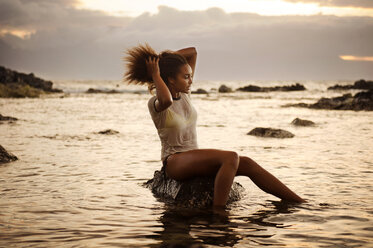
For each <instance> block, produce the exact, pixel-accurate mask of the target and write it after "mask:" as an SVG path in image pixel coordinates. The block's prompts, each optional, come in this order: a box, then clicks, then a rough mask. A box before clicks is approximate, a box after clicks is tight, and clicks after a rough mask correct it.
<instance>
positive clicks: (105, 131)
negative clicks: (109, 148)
mask: <svg viewBox="0 0 373 248" xmlns="http://www.w3.org/2000/svg"><path fill="white" fill-rule="evenodd" d="M98 133H99V134H117V133H119V131H116V130H113V129H106V130H103V131H99V132H98Z"/></svg>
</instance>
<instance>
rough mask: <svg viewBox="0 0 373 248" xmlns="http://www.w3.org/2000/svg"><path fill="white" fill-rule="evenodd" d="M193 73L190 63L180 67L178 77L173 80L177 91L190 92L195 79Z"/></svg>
mask: <svg viewBox="0 0 373 248" xmlns="http://www.w3.org/2000/svg"><path fill="white" fill-rule="evenodd" d="M192 73H193V71H192V67H190V65H189V64H185V65H182V66H180V67H179V73H178V74H176V78H175V79H173V80H171V82H172V86H173V88H174V90H175V92H185V93H188V91H189V90H190V87H191V84H192V80H193V75H192Z"/></svg>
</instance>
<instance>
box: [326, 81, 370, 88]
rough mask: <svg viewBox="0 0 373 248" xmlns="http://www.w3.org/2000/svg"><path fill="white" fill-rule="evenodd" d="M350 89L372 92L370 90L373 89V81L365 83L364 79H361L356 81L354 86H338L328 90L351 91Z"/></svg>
mask: <svg viewBox="0 0 373 248" xmlns="http://www.w3.org/2000/svg"><path fill="white" fill-rule="evenodd" d="M349 89H362V90H370V89H373V81H365V80H364V79H360V80H359V81H356V82H355V83H354V84H353V85H339V84H336V85H334V86H331V87H328V90H349Z"/></svg>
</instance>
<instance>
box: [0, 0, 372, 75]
mask: <svg viewBox="0 0 373 248" xmlns="http://www.w3.org/2000/svg"><path fill="white" fill-rule="evenodd" d="M145 42H147V43H148V44H150V45H151V46H152V47H153V48H154V49H155V50H156V51H157V52H161V51H163V50H166V49H170V50H174V51H176V50H178V49H181V48H184V47H191V46H192V47H195V48H196V50H197V53H198V55H197V65H196V71H195V76H194V79H195V80H198V79H199V80H358V79H362V78H363V79H370V80H372V79H373V0H323V1H321V0H230V1H226V0H224V1H223V0H199V1H197V0H188V1H178V0H162V1H158V0H137V1H130V0H105V1H104V0H0V65H2V66H5V67H7V68H10V69H13V70H17V71H20V72H25V73H31V72H33V73H34V74H35V75H36V76H40V77H42V78H45V79H49V80H53V79H65V80H70V79H71V80H102V79H108V80H120V79H122V77H123V75H124V73H125V70H126V67H125V64H124V61H123V60H122V58H123V56H124V55H125V50H126V49H128V48H131V47H134V46H137V45H139V44H144V43H145Z"/></svg>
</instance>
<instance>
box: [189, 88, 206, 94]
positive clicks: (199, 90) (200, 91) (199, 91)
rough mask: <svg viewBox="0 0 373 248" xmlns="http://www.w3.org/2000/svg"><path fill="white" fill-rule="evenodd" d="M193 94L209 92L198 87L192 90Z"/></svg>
mask: <svg viewBox="0 0 373 248" xmlns="http://www.w3.org/2000/svg"><path fill="white" fill-rule="evenodd" d="M191 93H192V94H208V92H207V91H206V90H204V89H201V88H198V89H197V90H196V91H192V92H191Z"/></svg>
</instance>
